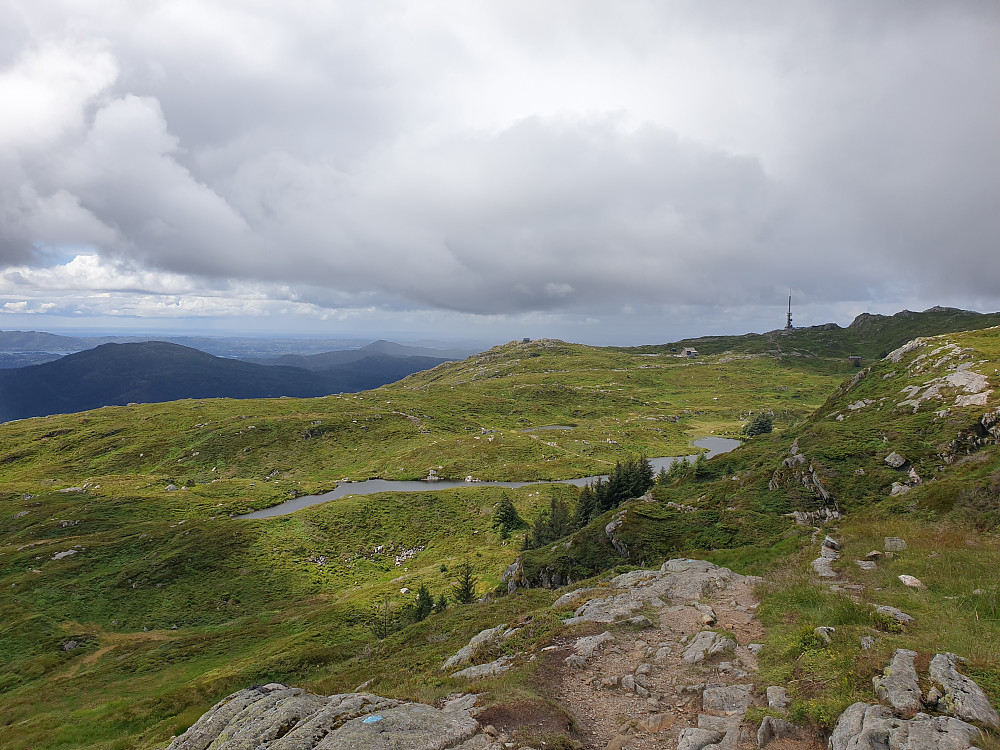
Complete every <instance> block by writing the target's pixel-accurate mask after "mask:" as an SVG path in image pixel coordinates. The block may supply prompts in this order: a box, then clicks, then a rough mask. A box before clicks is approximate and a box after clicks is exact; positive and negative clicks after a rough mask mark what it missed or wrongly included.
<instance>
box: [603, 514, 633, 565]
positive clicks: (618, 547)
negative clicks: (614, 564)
mask: <svg viewBox="0 0 1000 750" xmlns="http://www.w3.org/2000/svg"><path fill="white" fill-rule="evenodd" d="M626 512H627V511H626V510H625V509H622V510H620V511H618V512H617V513H615V515H614V517H613V518H612V519H611V522H610V523H609V524H608V525H607V526H605V527H604V533H605V534H606V535H607V537H608V541H610V542H611V546H612V547H614V548H615V551H616V552H617V553H618V554H619V555H621V556H622V557H628V547H626V546H625V542H623V541H622V540H621V539H618V538H616V537H615V532H616V531H618V529H620V528H621V527H622V524H624V523H625V513H626Z"/></svg>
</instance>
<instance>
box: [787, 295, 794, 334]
mask: <svg viewBox="0 0 1000 750" xmlns="http://www.w3.org/2000/svg"><path fill="white" fill-rule="evenodd" d="M794 328H795V326H793V325H792V292H791V290H789V291H788V321H787V322H786V323H785V330H786V331H791V330H793V329H794Z"/></svg>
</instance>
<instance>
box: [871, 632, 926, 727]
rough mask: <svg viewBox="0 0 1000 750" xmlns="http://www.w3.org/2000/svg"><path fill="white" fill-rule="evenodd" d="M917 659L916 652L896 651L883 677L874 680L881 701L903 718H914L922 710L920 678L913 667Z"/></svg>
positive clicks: (876, 692)
mask: <svg viewBox="0 0 1000 750" xmlns="http://www.w3.org/2000/svg"><path fill="white" fill-rule="evenodd" d="M916 657H917V652H916V651H910V650H908V649H905V648H899V649H896V653H895V654H893V656H892V661H890V662H889V666H887V667H886V668H885V671H884V672H883V673H882V676H881V677H873V678H872V684H873V685H874V687H875V695H876V696H878V698H879V700H884V701H889V705H891V706H892V707H893V708H894V709H895V710H896V711H898V712H899V713H900V714H902V715H903V716H913V715H914V714H915V713H916V712H917V711H918V710H919V709H920V698H921V693H920V678H919V677H918V676H917V669H916V667H914V666H913V660H914V659H915V658H916Z"/></svg>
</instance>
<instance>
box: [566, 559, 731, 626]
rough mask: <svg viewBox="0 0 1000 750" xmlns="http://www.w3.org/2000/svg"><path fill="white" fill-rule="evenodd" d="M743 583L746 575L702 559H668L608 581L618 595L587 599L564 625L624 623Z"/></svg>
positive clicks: (610, 587)
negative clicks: (643, 613)
mask: <svg viewBox="0 0 1000 750" xmlns="http://www.w3.org/2000/svg"><path fill="white" fill-rule="evenodd" d="M746 580H748V577H747V576H741V575H739V574H738V573H734V572H733V571H731V570H729V568H720V567H719V566H718V565H713V564H712V563H710V562H706V561H704V560H686V559H678V560H668V561H667V562H665V563H663V565H662V566H661V567H660V569H659V570H633V571H631V572H629V573H623V574H622V575H620V576H616V577H614V578H612V579H611V581H609V584H608V587H609V589H611V590H612V591H617V592H619V593H615V594H613V595H612V596H607V597H603V598H600V599H591V600H590V601H588V602H586V603H585V604H583V605H582V606H580V607H578V608H577V609H576V611H575V612H574V613H573V614H574V616H573V617H571V618H569V619H568V620H565V621H564V622H565V624H567V625H574V624H577V623H581V622H604V623H610V622H615V621H617V620H625V619H628V618H630V617H633V616H634V615H635V614H636V612H638V611H639V610H641V609H643V608H644V607H646V606H649V605H652V606H654V607H657V608H659V607H663V606H664V604H665V603H666V601H669V600H678V599H679V600H682V601H685V602H688V601H693V600H696V599H700V598H701V597H703V596H707V595H709V594H713V593H715V592H718V591H722V590H724V589H726V588H727V587H729V586H731V585H734V584H736V583H739V582H742V581H746Z"/></svg>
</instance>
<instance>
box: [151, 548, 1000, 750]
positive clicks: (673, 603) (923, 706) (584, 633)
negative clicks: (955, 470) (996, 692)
mask: <svg viewBox="0 0 1000 750" xmlns="http://www.w3.org/2000/svg"><path fill="white" fill-rule="evenodd" d="M824 545H825V546H824V549H832V548H833V546H835V542H833V540H830V539H827V540H824ZM758 583H760V579H756V578H753V577H748V576H741V575H738V574H736V573H734V572H733V571H731V570H729V569H727V568H721V567H718V566H716V565H713V564H711V563H708V562H704V561H698V560H671V561H668V562H667V563H664V565H663V566H662V567H661V568H659V569H658V570H639V571H632V572H630V573H625V574H623V575H620V576H617V577H615V578H612V579H610V580H609V581H607V582H606V585H602V586H599V587H595V588H589V589H578V590H576V591H571V592H569V593H567V594H565V595H563V596H562V597H560V599H559V600H557V601H556V602H555V604H554V605H553V606H554V607H557V608H565V607H567V606H575V609H574V611H573V614H572V617H570V618H568V619H566V620H565V622H566V624H567V631H566V635H565V636H559V637H556V638H555V639H554V640H553V642H552V644H551V645H549V646H547V647H545V648H544V649H542V652H541V656H539V655H537V654H536V655H530V656H529V655H527V654H513V655H511V654H508V655H505V656H501V657H500V658H498V659H494V660H492V661H487V659H489V658H490V656H489V654H491V653H492V654H495V653H496V652H497V646H498V645H500V644H502V642H503V641H504V640H505V639H506V638H507V637H509V636H510V635H511V634H512V633H513V632H515V629H516V628H515V627H508V626H507V625H501V626H498V627H495V628H490V629H489V630H484V631H483V632H481V633H479V634H477V635H476V636H475V637H474V638H473V639H472V640H471V641H470V642H469V644H468V645H467V646H466V647H464V648H463V649H461V650H460V651H459V652H457V653H456V654H454V655H453V656H452V657H450V658H449V659H448V660H446V661H445V663H444V664H443V665H442V670H443V671H444V672H447V673H450V674H451V676H453V677H458V678H464V679H465V680H466V681H468V682H469V692H467V693H465V694H460V695H457V696H452V697H451V700H449V701H447V702H445V703H444V704H443V705H441V706H440V707H433V706H428V705H424V704H420V703H411V702H407V701H398V700H392V699H388V698H383V697H380V696H377V695H371V694H368V693H348V694H340V695H330V696H322V695H315V694H312V693H309V692H306V691H304V690H301V689H298V688H294V687H289V686H287V685H281V684H276V683H275V684H270V685H263V686H256V687H251V688H247V689H245V690H241V691H239V692H237V693H234V694H233V695H230V696H229V697H227V698H225V699H223V700H222V701H220V702H219V703H218V704H217V705H215V706H214V707H213V708H212V709H211V710H210V711H208V712H207V713H206V714H205V715H204V716H202V718H201V719H200V720H199V721H198V722H197V723H196V724H194V726H192V727H191V728H190V729H189V730H188V731H187V732H185V733H184V734H183V735H182V736H181V737H178V738H176V739H175V740H174V741H173V742H172V743H171V745H170V747H169V748H168V750H312V749H313V748H315V749H316V750H340V749H344V750H346V749H347V748H372V749H373V750H404V748H405V749H406V750H513V749H514V748H518V747H521V746H520V745H519V744H518V743H516V742H514V741H513V740H512V736H511V734H512V732H511V729H512V727H505V726H503V725H502V724H500V723H499V722H497V724H498V726H494V725H492V724H487V723H486V722H485V721H483V722H480V721H479V720H477V718H476V716H477V715H478V714H479V711H480V709H478V708H477V707H476V703H477V695H476V694H475V692H474V689H475V683H476V681H477V680H479V679H481V678H483V677H488V676H491V675H496V674H499V673H502V672H505V671H508V670H511V669H518V668H522V667H523V666H524V665H525V664H527V663H528V662H530V661H534V660H536V659H539V658H541V659H544V660H545V664H546V669H547V670H548V673H549V674H550V676H551V683H552V684H551V690H552V692H553V694H552V696H551V697H552V698H553V699H554V700H556V701H558V703H559V705H560V706H561V707H562V708H563V709H564V710H565V711H566V712H567V713H569V714H571V715H572V716H573V717H574V719H575V723H576V730H575V735H576V736H577V737H578V740H579V742H580V743H581V745H582V746H583V747H587V748H604V749H606V750H640V749H642V748H667V749H668V750H737V749H738V748H749V747H752V746H756V747H758V748H762V747H764V746H766V745H768V744H770V743H772V742H774V741H776V740H777V741H779V742H780V743H781V747H782V750H794V749H796V748H803V749H804V748H814V747H815V746H816V738H815V736H814V735H811V734H810V733H808V732H805V731H804V730H801V729H799V728H797V727H795V726H794V725H793V724H791V723H790V722H789V721H787V720H786V719H782V718H779V717H780V716H781V715H785V713H784V712H785V709H786V708H787V706H788V697H787V694H786V692H785V690H784V688H783V687H781V686H769V687H766V689H760V688H759V687H758V686H757V684H756V681H755V673H756V671H757V660H756V654H757V653H759V651H760V649H761V646H760V644H759V643H758V641H760V640H762V638H763V635H764V633H763V628H762V627H761V626H760V624H759V622H757V620H756V617H755V609H756V606H757V601H756V599H755V597H754V593H753V590H754V587H755V586H756V585H757V584H758ZM901 614H902V613H901ZM574 626H575V627H574ZM818 630H822V629H818ZM829 630H831V631H832V629H829ZM915 656H916V654H915V653H914V652H912V651H906V650H899V651H897V652H896V655H895V656H894V657H893V660H892V662H891V663H890V664H889V665H888V666H887V667H886V669H885V672H884V674H883V675H882V676H881V677H879V678H876V680H875V682H874V685H873V702H872V703H871V704H867V703H856V704H854V705H852V706H851V707H850V708H848V709H847V710H846V711H845V712H844V714H843V715H842V716H841V718H840V720H839V722H838V723H837V726H836V728H835V730H834V732H833V734H832V736H831V738H830V740H829V747H830V750H967V749H968V748H972V747H975V744H976V743H977V742H978V741H979V739H980V729H979V727H980V726H984V727H991V728H1000V717H998V716H997V713H996V711H995V710H994V709H993V708H992V707H991V706H990V704H989V701H988V699H987V698H986V696H985V694H984V693H983V691H982V690H981V689H980V688H979V686H978V685H976V684H975V682H973V681H972V680H971V679H970V678H968V677H966V676H965V675H963V674H961V672H960V666H961V659H960V658H959V657H956V656H955V655H954V654H940V655H938V656H936V657H934V659H933V660H932V661H931V665H930V674H929V678H930V682H931V683H933V684H934V686H935V687H934V688H933V689H932V691H931V692H930V693H928V694H927V695H924V694H922V693H921V689H920V681H919V678H918V675H917V672H916V670H915V668H914V664H913V658H914V657H915ZM456 670H457V671H456ZM879 701H881V702H879ZM754 705H757V706H762V707H763V706H765V705H766V706H767V708H768V709H769V710H768V714H770V715H767V716H765V717H764V718H763V720H762V721H760V722H759V723H757V724H755V725H751V724H749V722H748V721H747V720H746V715H747V711H748V709H749V708H750V707H751V706H754ZM925 711H927V712H930V713H925ZM932 714H936V715H932ZM485 715H486V714H483V716H485Z"/></svg>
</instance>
